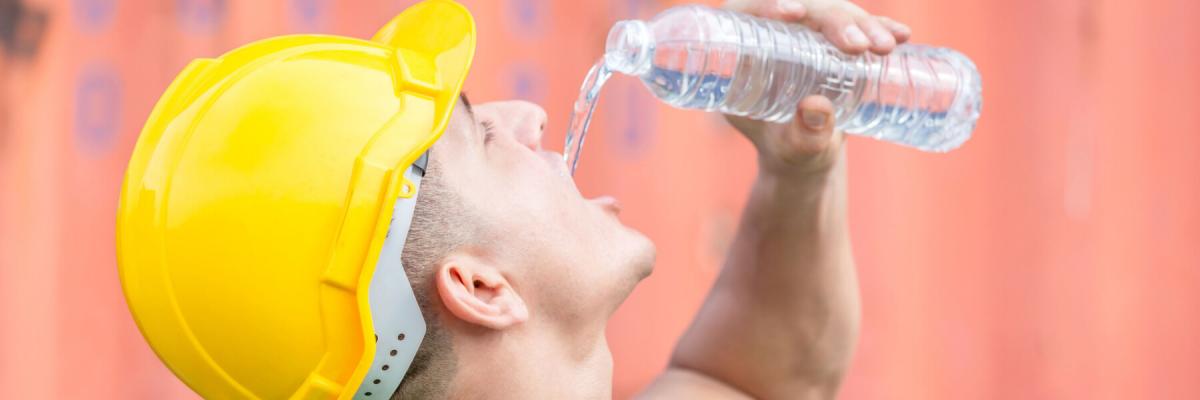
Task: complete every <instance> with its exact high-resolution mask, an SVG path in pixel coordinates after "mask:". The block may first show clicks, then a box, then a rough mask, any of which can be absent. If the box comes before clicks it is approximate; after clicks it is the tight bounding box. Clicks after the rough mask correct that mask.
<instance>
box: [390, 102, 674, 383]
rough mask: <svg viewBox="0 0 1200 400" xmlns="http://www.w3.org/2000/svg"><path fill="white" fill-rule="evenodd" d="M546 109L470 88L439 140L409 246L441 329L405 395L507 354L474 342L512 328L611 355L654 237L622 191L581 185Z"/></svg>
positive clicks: (407, 257) (553, 351)
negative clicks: (611, 341)
mask: <svg viewBox="0 0 1200 400" xmlns="http://www.w3.org/2000/svg"><path fill="white" fill-rule="evenodd" d="M545 120H546V115H545V112H544V111H543V110H542V109H541V108H540V107H538V106H536V105H533V104H530V103H526V102H520V101H507V102H495V103H487V104H480V105H476V106H471V105H470V104H469V103H468V102H467V101H466V99H465V97H464V98H463V101H461V102H460V103H459V104H458V105H457V106H456V109H455V111H454V114H453V116H452V117H451V120H450V124H449V128H447V130H446V132H445V134H444V135H443V136H442V138H441V139H440V140H439V141H438V142H437V144H435V145H434V146H433V148H432V150H431V157H430V167H429V171H428V172H427V177H426V179H425V180H424V181H423V184H422V187H421V189H420V194H419V196H418V203H417V207H416V211H415V215H414V218H413V224H412V229H411V232H410V233H409V238H408V241H407V243H406V245H405V249H404V264H405V266H406V268H408V273H409V276H410V280H411V282H412V284H413V286H414V291H415V292H416V293H417V296H418V298H419V299H420V300H419V301H420V303H421V306H422V309H423V312H424V314H425V318H426V320H427V321H428V322H429V326H430V328H429V330H428V332H429V333H428V334H427V335H426V338H425V341H424V342H423V343H422V345H421V350H420V351H418V354H417V358H416V360H414V362H413V365H412V367H411V368H410V371H409V374H408V376H407V377H406V378H405V381H404V383H403V384H402V386H401V388H400V390H399V391H398V392H397V393H398V394H402V395H404V397H406V398H407V397H410V396H413V395H426V396H427V395H430V394H435V393H437V392H438V391H440V390H444V389H446V385H449V384H450V381H451V380H452V379H454V376H455V375H456V369H455V368H454V366H455V365H456V363H457V361H458V360H470V359H471V358H472V357H497V355H496V354H492V352H491V351H488V352H487V353H489V354H478V353H472V352H470V351H473V350H472V349H473V347H471V345H470V343H474V342H480V341H483V342H487V341H492V340H496V339H497V338H501V337H503V338H506V340H522V339H521V338H528V339H529V340H536V341H538V342H539V343H542V344H544V345H545V347H544V348H541V349H538V350H537V351H530V352H529V355H530V356H531V357H535V354H542V356H541V357H547V356H548V357H562V358H564V359H570V358H583V357H587V356H590V355H591V354H592V353H594V352H596V351H597V350H598V347H599V351H603V352H605V356H607V353H606V351H607V348H606V347H604V341H603V329H604V326H605V323H606V321H607V319H608V317H609V316H610V315H611V314H612V312H613V311H615V310H616V308H617V306H618V305H620V303H621V302H622V301H623V300H624V299H625V298H626V297H627V296H628V295H629V293H630V292H631V291H632V289H633V287H634V286H635V285H636V284H637V282H639V281H640V280H641V279H642V278H644V277H645V276H646V275H648V274H649V273H650V270H651V267H652V265H653V259H654V247H653V245H652V244H650V242H649V241H648V240H647V239H646V238H645V237H644V236H642V235H641V234H639V233H637V232H635V231H633V230H631V229H629V228H627V227H625V226H623V225H622V224H621V223H620V221H619V220H618V219H617V212H618V209H617V206H616V204H615V203H614V202H613V201H611V200H587V199H584V198H583V197H582V196H581V195H580V193H579V191H578V189H576V187H575V185H574V181H573V180H572V179H571V177H570V175H569V173H568V172H567V168H566V165H565V163H564V162H563V160H562V157H561V156H560V155H559V154H557V153H552V152H548V151H543V150H542V148H541V138H542V133H543V130H544V128H545ZM463 343H466V344H465V345H461V346H456V345H458V344H463ZM484 348H485V349H495V350H496V351H504V349H505V347H503V346H493V347H484Z"/></svg>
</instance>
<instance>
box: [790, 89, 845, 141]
mask: <svg viewBox="0 0 1200 400" xmlns="http://www.w3.org/2000/svg"><path fill="white" fill-rule="evenodd" d="M796 114H797V115H798V116H799V117H800V118H798V119H799V120H800V126H801V130H802V131H803V132H804V133H806V134H810V135H817V136H823V135H828V134H830V133H832V132H833V125H834V124H835V122H834V121H833V119H834V115H833V103H832V102H830V101H829V99H828V98H826V97H825V96H808V97H805V98H804V100H801V101H800V104H799V105H797V110H796Z"/></svg>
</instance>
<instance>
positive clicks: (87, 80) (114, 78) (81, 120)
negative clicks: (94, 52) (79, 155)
mask: <svg viewBox="0 0 1200 400" xmlns="http://www.w3.org/2000/svg"><path fill="white" fill-rule="evenodd" d="M122 94H123V87H122V83H121V78H120V76H119V75H118V74H117V71H116V70H115V69H114V68H112V66H110V65H107V64H92V65H88V66H86V67H84V68H83V69H81V70H80V73H79V76H78V77H77V80H76V86H75V114H74V119H75V121H74V122H75V143H76V145H77V146H78V147H79V148H80V149H81V150H82V151H83V152H84V153H87V154H101V153H105V152H108V151H109V150H110V149H111V148H112V145H113V141H114V138H115V136H116V134H117V129H118V127H119V124H120V121H121V102H122Z"/></svg>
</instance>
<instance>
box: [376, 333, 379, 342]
mask: <svg viewBox="0 0 1200 400" xmlns="http://www.w3.org/2000/svg"><path fill="white" fill-rule="evenodd" d="M375 343H379V334H378V333H376V334H375Z"/></svg>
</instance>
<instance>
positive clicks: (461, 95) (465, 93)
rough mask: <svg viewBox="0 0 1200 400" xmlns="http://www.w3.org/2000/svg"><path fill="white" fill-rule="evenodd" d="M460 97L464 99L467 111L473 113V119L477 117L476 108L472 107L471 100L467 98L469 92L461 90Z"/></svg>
mask: <svg viewBox="0 0 1200 400" xmlns="http://www.w3.org/2000/svg"><path fill="white" fill-rule="evenodd" d="M458 99H459V100H462V103H463V107H466V108H467V113H469V114H471V119H475V110H474V109H472V108H471V101H470V100H467V92H459V93H458Z"/></svg>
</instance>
